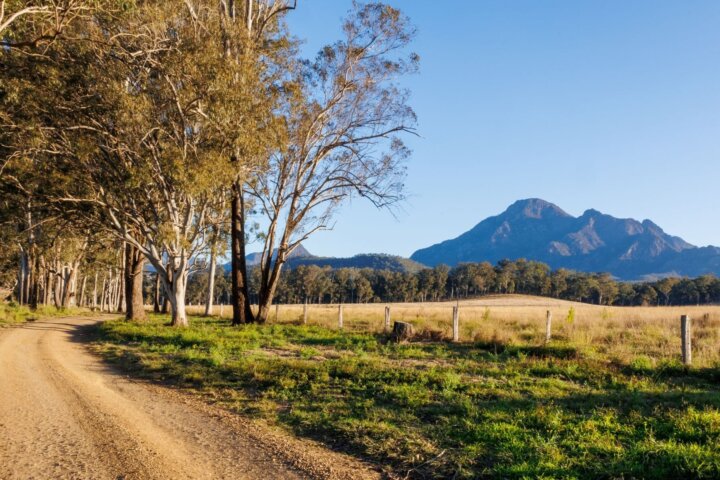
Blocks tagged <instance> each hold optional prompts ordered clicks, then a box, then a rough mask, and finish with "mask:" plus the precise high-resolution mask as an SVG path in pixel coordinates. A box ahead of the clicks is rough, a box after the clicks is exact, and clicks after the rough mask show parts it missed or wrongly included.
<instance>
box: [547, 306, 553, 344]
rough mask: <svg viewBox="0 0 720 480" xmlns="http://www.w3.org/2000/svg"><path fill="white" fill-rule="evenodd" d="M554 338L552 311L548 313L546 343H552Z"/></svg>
mask: <svg viewBox="0 0 720 480" xmlns="http://www.w3.org/2000/svg"><path fill="white" fill-rule="evenodd" d="M551 337H552V313H550V310H548V311H547V314H546V318H545V343H550V338H551Z"/></svg>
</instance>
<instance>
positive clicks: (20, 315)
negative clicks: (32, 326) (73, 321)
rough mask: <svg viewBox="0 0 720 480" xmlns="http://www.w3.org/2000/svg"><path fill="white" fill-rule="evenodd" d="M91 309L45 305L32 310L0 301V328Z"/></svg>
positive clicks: (85, 311) (81, 313)
mask: <svg viewBox="0 0 720 480" xmlns="http://www.w3.org/2000/svg"><path fill="white" fill-rule="evenodd" d="M88 313H89V310H86V309H81V308H66V309H64V310H60V309H57V308H55V307H53V306H49V305H43V306H40V307H38V308H37V310H30V309H29V308H28V307H26V306H24V305H17V304H15V303H12V302H11V303H0V328H1V327H3V326H7V325H11V324H17V323H23V322H28V321H34V320H38V319H40V318H42V317H63V316H68V315H85V314H88Z"/></svg>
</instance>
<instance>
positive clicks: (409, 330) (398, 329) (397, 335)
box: [390, 322, 415, 343]
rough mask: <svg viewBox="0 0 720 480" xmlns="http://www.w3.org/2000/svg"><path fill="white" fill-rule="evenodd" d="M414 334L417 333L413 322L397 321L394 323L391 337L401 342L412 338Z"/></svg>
mask: <svg viewBox="0 0 720 480" xmlns="http://www.w3.org/2000/svg"><path fill="white" fill-rule="evenodd" d="M413 335H415V329H414V328H413V326H412V324H411V323H407V322H395V323H394V324H393V330H392V334H391V335H390V338H392V339H393V341H395V342H398V343H399V342H404V341H407V340H410V339H411V338H412V337H413Z"/></svg>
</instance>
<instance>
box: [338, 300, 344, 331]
mask: <svg viewBox="0 0 720 480" xmlns="http://www.w3.org/2000/svg"><path fill="white" fill-rule="evenodd" d="M338 328H339V329H340V330H342V329H343V306H342V304H340V305H338Z"/></svg>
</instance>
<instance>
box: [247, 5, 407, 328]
mask: <svg viewBox="0 0 720 480" xmlns="http://www.w3.org/2000/svg"><path fill="white" fill-rule="evenodd" d="M343 32H344V38H343V39H342V40H340V41H338V42H336V43H334V44H332V45H328V46H326V47H325V48H323V49H322V50H321V51H320V53H319V54H318V56H317V58H316V60H315V61H314V62H311V63H309V64H307V65H304V68H303V69H302V70H301V71H300V72H299V75H298V76H297V83H298V86H297V90H296V91H295V92H294V94H293V95H290V96H288V98H287V103H286V105H285V113H284V117H285V118H284V123H283V131H282V132H280V133H279V135H278V136H279V138H281V139H282V140H283V143H282V145H281V146H280V148H278V149H277V150H275V151H273V152H271V154H270V155H269V157H268V161H267V163H266V164H264V165H263V168H261V169H260V170H258V171H257V172H256V174H255V175H252V176H250V177H248V180H249V181H247V182H245V184H244V186H243V193H244V197H245V198H246V199H247V200H249V201H251V202H253V203H254V204H255V209H254V210H255V211H257V212H258V213H259V214H260V215H262V217H263V221H262V223H263V225H266V227H265V228H264V229H263V231H262V232H261V235H260V239H261V241H262V243H263V248H262V256H261V261H260V285H259V299H258V300H259V309H258V313H257V318H256V320H257V321H259V322H264V321H265V320H266V319H267V318H268V314H269V312H270V306H271V304H272V300H273V296H274V294H275V291H276V288H277V285H278V282H279V280H280V273H281V270H282V267H283V265H284V264H285V262H286V261H287V259H288V257H289V255H290V254H291V253H292V252H293V250H295V249H296V248H297V247H298V245H300V243H301V242H303V241H304V240H306V239H307V238H308V237H309V236H310V235H312V234H313V233H314V232H316V231H318V230H322V229H325V228H328V227H330V226H331V221H332V218H333V214H334V213H335V212H336V210H337V207H338V206H340V205H341V204H342V203H343V202H344V201H346V200H347V199H349V198H351V197H353V196H357V197H362V198H365V199H368V200H369V201H370V202H372V203H373V204H374V205H376V206H377V207H386V206H390V205H392V204H394V203H396V202H398V201H400V200H401V199H402V198H403V183H402V180H403V177H404V166H403V160H404V159H405V158H406V157H407V155H408V150H407V148H406V147H405V145H404V143H403V141H402V138H401V137H402V134H406V133H409V132H413V129H414V126H415V115H414V113H413V111H412V109H411V108H410V107H409V106H408V93H407V92H406V91H404V90H402V89H400V88H399V87H398V85H397V80H398V78H399V77H401V76H402V75H405V74H408V73H412V72H414V71H415V70H416V68H417V62H418V58H417V56H416V55H415V54H413V53H409V52H407V51H406V50H407V47H408V44H409V43H410V41H411V39H412V37H413V35H414V29H413V27H412V26H411V24H410V22H409V20H408V19H407V17H406V16H405V15H403V14H402V13H401V12H400V11H399V10H397V9H395V8H392V7H390V6H388V5H384V4H382V3H370V4H366V5H362V4H354V6H353V10H352V11H351V12H350V14H349V16H348V18H347V20H346V21H345V22H344V24H343ZM240 213H241V215H244V218H243V222H244V223H247V222H248V221H249V220H250V219H249V216H248V215H246V212H242V211H241V212H240ZM233 254H234V255H236V254H237V252H233ZM241 273H242V275H243V276H244V278H245V279H246V282H247V276H248V272H247V269H243V271H242V272H241Z"/></svg>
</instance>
